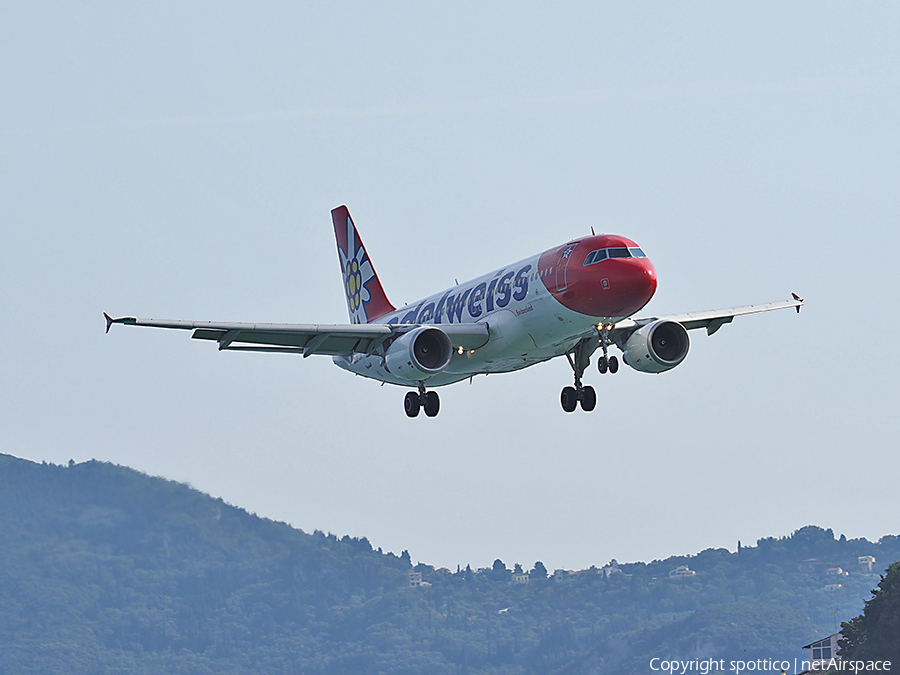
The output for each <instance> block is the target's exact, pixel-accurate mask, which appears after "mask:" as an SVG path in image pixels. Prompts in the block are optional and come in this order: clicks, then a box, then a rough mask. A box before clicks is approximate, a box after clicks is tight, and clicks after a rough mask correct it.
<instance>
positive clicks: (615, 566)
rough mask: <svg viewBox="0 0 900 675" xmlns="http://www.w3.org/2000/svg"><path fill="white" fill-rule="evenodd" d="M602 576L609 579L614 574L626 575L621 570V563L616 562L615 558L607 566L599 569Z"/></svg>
mask: <svg viewBox="0 0 900 675" xmlns="http://www.w3.org/2000/svg"><path fill="white" fill-rule="evenodd" d="M599 572H600V574H601V575H603V576H604V577H605V578H607V579H609V578H610V577H611V576H613V575H614V574H624V572H622V570H620V569H619V563H618V562H616V559H615V558H613V559H612V560H610V561H609V562H608V563H607V564H606V565H604V566H603V567H601V568H600V569H599Z"/></svg>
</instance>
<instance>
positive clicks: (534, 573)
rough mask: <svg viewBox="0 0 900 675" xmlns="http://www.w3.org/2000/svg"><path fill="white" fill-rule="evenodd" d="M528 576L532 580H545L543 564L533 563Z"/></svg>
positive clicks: (545, 571) (545, 574)
mask: <svg viewBox="0 0 900 675" xmlns="http://www.w3.org/2000/svg"><path fill="white" fill-rule="evenodd" d="M528 574H529V576H530V577H531V578H533V579H546V578H547V568H546V567H544V563H542V562H541V561H540V560H538V561H537V562H536V563H534V569H532V570H531V572H529V573H528Z"/></svg>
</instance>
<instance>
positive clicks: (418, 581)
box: [409, 572, 431, 588]
mask: <svg viewBox="0 0 900 675" xmlns="http://www.w3.org/2000/svg"><path fill="white" fill-rule="evenodd" d="M428 586H431V584H430V583H428V582H427V581H422V573H421V572H410V573H409V587H410V588H427V587H428Z"/></svg>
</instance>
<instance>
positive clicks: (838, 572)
mask: <svg viewBox="0 0 900 675" xmlns="http://www.w3.org/2000/svg"><path fill="white" fill-rule="evenodd" d="M825 574H831V575H832V576H836V577H848V576H850V573H849V572H845V571H844V570H843V569H841V568H840V567H829V568H828V569H827V570H825Z"/></svg>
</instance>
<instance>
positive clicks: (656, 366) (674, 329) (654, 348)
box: [622, 320, 691, 373]
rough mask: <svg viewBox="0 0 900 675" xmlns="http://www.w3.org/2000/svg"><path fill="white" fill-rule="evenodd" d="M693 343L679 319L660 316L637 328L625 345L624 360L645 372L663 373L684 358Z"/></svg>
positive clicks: (623, 349)
mask: <svg viewBox="0 0 900 675" xmlns="http://www.w3.org/2000/svg"><path fill="white" fill-rule="evenodd" d="M690 345H691V341H690V338H688V334H687V330H686V329H685V327H684V326H682V325H681V324H680V323H678V322H677V321H667V320H660V321H654V322H653V323H650V324H647V325H646V326H644V327H642V328H640V329H638V330H636V331H634V333H632V334H631V337H629V338H628V341H627V342H626V343H625V346H624V347H623V348H622V351H623V352H624V354H623V359H624V361H625V363H627V364H628V365H629V366H631V367H632V368H634V369H635V370H639V371H641V372H642V373H662V372H665V371H667V370H671V369H672V368H674V367H675V366H677V365H678V364H679V363H681V362H682V361H684V357H686V356H687V353H688V348H689V347H690Z"/></svg>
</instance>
